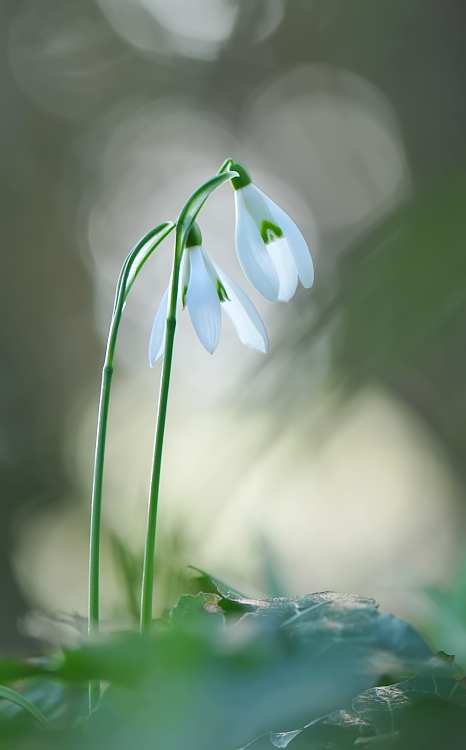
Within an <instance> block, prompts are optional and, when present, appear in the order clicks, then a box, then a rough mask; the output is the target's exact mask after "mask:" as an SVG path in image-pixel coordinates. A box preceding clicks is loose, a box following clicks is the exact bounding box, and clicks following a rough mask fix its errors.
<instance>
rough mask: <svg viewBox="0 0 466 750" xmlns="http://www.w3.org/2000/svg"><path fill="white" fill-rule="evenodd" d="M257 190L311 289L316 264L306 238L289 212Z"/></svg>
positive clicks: (301, 277)
mask: <svg viewBox="0 0 466 750" xmlns="http://www.w3.org/2000/svg"><path fill="white" fill-rule="evenodd" d="M254 187H255V186H254ZM256 190H257V191H258V192H259V193H260V195H261V196H262V198H263V199H264V201H265V202H266V203H267V206H268V208H269V211H270V213H271V214H272V216H273V218H274V222H275V224H277V226H279V227H280V229H281V230H282V232H283V235H284V237H285V239H286V240H287V241H288V245H289V247H290V250H291V252H292V253H293V258H294V262H295V263H296V270H297V271H298V275H299V278H300V279H301V284H302V285H303V286H304V287H306V289H309V287H311V286H312V285H313V283H314V266H313V263H312V258H311V254H310V251H309V248H308V246H307V242H306V240H305V239H304V237H303V235H302V234H301V232H300V230H299V229H298V227H297V226H296V224H295V223H294V221H293V219H290V217H289V216H288V214H287V213H285V211H283V209H282V208H280V206H277V204H276V203H274V202H273V201H272V200H271V199H270V198H269V197H268V196H267V195H265V193H263V192H262V191H261V190H259V188H256ZM313 245H314V246H316V245H317V232H315V234H314V238H313ZM313 249H314V248H313Z"/></svg>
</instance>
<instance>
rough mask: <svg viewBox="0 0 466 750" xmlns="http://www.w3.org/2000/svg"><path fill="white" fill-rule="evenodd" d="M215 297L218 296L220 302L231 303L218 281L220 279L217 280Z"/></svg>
mask: <svg viewBox="0 0 466 750" xmlns="http://www.w3.org/2000/svg"><path fill="white" fill-rule="evenodd" d="M217 295H218V298H219V300H220V302H227V301H228V302H231V300H230V298H229V296H228V294H227V291H226V289H225V287H224V286H223V284H222V282H221V281H220V279H217Z"/></svg>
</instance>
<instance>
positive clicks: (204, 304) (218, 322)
mask: <svg viewBox="0 0 466 750" xmlns="http://www.w3.org/2000/svg"><path fill="white" fill-rule="evenodd" d="M188 252H189V259H190V261H191V278H190V280H189V286H188V291H187V294H186V302H187V304H188V310H189V315H190V316H191V322H192V324H193V326H194V330H195V331H196V333H197V336H198V339H199V341H200V342H201V344H202V346H204V347H205V349H207V351H208V352H209V353H210V354H213V353H214V351H215V350H216V348H217V344H218V340H219V338H220V331H221V328H222V313H221V310H220V300H219V298H218V295H217V290H216V289H215V285H214V283H213V281H212V279H211V278H210V276H209V274H208V273H207V271H206V267H205V265H204V261H203V260H202V255H201V251H200V248H199V247H192V248H189V251H188Z"/></svg>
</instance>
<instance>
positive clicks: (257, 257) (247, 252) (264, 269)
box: [235, 186, 280, 302]
mask: <svg viewBox="0 0 466 750" xmlns="http://www.w3.org/2000/svg"><path fill="white" fill-rule="evenodd" d="M248 187H249V186H248ZM243 190H245V188H242V189H241V190H236V191H235V209H236V235H235V240H236V252H237V253H238V260H239V262H240V265H241V268H242V269H243V271H244V275H245V276H246V278H247V279H249V281H250V282H251V284H252V285H253V287H255V288H256V289H257V291H258V292H259V293H260V294H262V296H263V297H265V299H267V300H268V301H269V302H276V301H277V299H278V293H279V289H280V281H279V278H278V274H277V271H276V269H275V266H274V264H273V262H272V259H271V257H270V255H269V253H268V252H267V248H266V246H265V244H264V243H263V241H262V237H261V236H260V232H259V230H258V228H257V226H256V224H255V222H254V219H253V218H252V216H251V215H250V214H249V213H248V210H247V208H246V205H245V202H244V196H243V195H242V193H243Z"/></svg>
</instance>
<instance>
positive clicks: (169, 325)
mask: <svg viewBox="0 0 466 750" xmlns="http://www.w3.org/2000/svg"><path fill="white" fill-rule="evenodd" d="M231 161H232V160H231V159H226V160H225V162H224V163H223V165H222V167H221V168H220V170H219V172H218V173H217V175H216V176H215V177H212V178H211V179H210V180H207V182H205V183H204V184H203V185H201V186H200V187H199V188H198V189H197V190H196V191H195V192H194V193H193V194H192V195H191V197H190V198H189V200H188V201H187V202H186V203H185V205H184V206H183V209H182V211H181V213H180V216H179V218H178V220H177V222H176V239H175V252H174V255H173V270H172V276H171V282H170V300H169V305H168V313H167V321H166V333H165V349H164V356H163V364H162V375H161V379H160V392H159V403H158V410H157V424H156V428H155V439H154V453H153V459H152V471H151V480H150V489H149V504H148V511H147V531H146V545H145V549H144V567H143V572H142V592H141V621H140V629H141V634H143V633H147V632H148V631H149V630H150V627H151V622H152V599H153V589H154V568H155V537H156V530H157V510H158V504H159V495H160V475H161V470H162V453H163V441H164V436H165V424H166V421H167V408H168V394H169V390H170V376H171V367H172V359H173V347H174V343H175V330H176V307H177V302H178V283H179V275H180V264H181V257H182V255H183V251H184V248H185V246H186V240H187V237H188V235H189V232H190V230H191V227H192V225H193V223H194V221H195V219H196V217H197V215H198V213H199V211H200V210H201V208H202V207H203V205H204V203H205V202H206V200H207V198H208V196H209V195H210V193H211V192H212V191H213V190H215V189H216V188H217V187H219V186H220V185H222V184H223V183H224V182H226V181H227V180H229V179H231V178H232V177H236V176H237V172H229V171H228V165H229V164H230V163H231Z"/></svg>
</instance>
